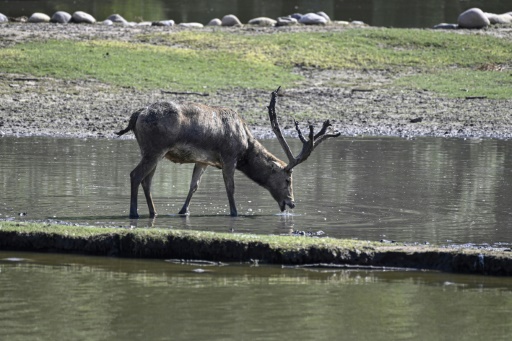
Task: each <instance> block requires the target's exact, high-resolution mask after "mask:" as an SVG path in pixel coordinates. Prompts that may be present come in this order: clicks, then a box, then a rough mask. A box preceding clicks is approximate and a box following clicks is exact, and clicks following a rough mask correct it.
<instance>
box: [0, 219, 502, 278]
mask: <svg viewBox="0 0 512 341" xmlns="http://www.w3.org/2000/svg"><path fill="white" fill-rule="evenodd" d="M0 250H10V251H35V252H64V253H80V254H88V255H97V256H119V257H142V258H163V259H169V258H173V259H186V260H208V261H221V262H259V263H265V264H282V265H293V266H334V267H348V268H350V267H361V268H367V269H379V268H380V269H383V268H403V269H404V268H408V269H418V270H424V269H428V270H439V271H446V272H455V273H469V274H484V275H499V276H510V275H512V253H511V252H505V251H496V250H475V249H461V248H439V247H433V246H426V245H421V246H406V245H388V244H380V243H370V242H365V241H356V240H339V239H331V238H305V237H285V236H260V235H248V234H243V235H240V234H223V233H212V232H199V231H195V232H194V231H177V230H163V229H158V230H157V229H154V230H151V229H135V230H127V229H115V228H92V227H90V228H88V227H76V226H56V225H43V224H35V225H25V224H20V223H14V222H0Z"/></svg>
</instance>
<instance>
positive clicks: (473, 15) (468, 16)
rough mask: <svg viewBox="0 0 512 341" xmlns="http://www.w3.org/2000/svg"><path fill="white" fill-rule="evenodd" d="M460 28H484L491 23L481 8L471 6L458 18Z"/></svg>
mask: <svg viewBox="0 0 512 341" xmlns="http://www.w3.org/2000/svg"><path fill="white" fill-rule="evenodd" d="M457 23H458V24H459V27H460V28H483V27H487V26H489V24H490V23H491V22H490V21H489V19H488V18H487V16H486V15H485V13H484V12H483V11H482V10H481V9H480V8H470V9H468V10H467V11H465V12H462V13H461V14H460V15H459V18H458V19H457Z"/></svg>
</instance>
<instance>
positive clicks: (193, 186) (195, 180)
mask: <svg viewBox="0 0 512 341" xmlns="http://www.w3.org/2000/svg"><path fill="white" fill-rule="evenodd" d="M206 167H208V165H205V164H201V163H196V164H195V166H194V171H193V172H192V180H191V181H190V189H189V191H188V195H187V199H186V200H185V204H183V207H182V208H181V210H180V212H179V213H178V214H189V212H190V211H189V208H188V207H189V205H190V199H192V195H194V193H195V192H196V191H197V188H198V187H199V183H201V177H202V176H203V173H204V171H205V170H206Z"/></svg>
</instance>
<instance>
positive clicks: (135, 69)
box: [0, 40, 300, 91]
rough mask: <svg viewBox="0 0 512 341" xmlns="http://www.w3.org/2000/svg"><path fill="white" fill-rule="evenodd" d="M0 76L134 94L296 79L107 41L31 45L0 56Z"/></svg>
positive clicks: (218, 58)
mask: <svg viewBox="0 0 512 341" xmlns="http://www.w3.org/2000/svg"><path fill="white" fill-rule="evenodd" d="M0 70H1V71H2V72H9V73H19V74H29V75H33V76H51V77H56V78H62V79H97V80H99V81H101V82H105V83H108V84H113V85H118V86H133V87H136V88H139V89H159V88H160V89H177V90H191V91H204V90H205V89H206V90H209V91H214V90H216V89H219V88H224V89H226V88H227V89H229V88H233V87H243V88H258V89H267V90H270V89H271V88H273V87H274V84H283V85H288V86H290V85H291V84H293V83H294V82H295V81H297V80H299V79H300V77H299V76H297V75H294V74H292V73H291V72H290V70H286V69H285V68H283V67H280V66H276V65H274V64H272V63H270V62H268V61H261V60H257V59H254V58H251V56H247V57H245V58H240V57H239V56H235V55H232V54H229V53H227V52H222V53H219V52H217V51H196V50H191V49H183V48H176V47H168V46H153V45H149V44H143V43H125V42H113V41H90V42H75V41H67V40H60V41H56V40H50V41H47V42H31V43H26V44H20V45H16V46H14V47H12V48H8V49H3V50H0Z"/></svg>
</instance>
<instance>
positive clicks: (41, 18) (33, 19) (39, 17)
mask: <svg viewBox="0 0 512 341" xmlns="http://www.w3.org/2000/svg"><path fill="white" fill-rule="evenodd" d="M28 22H30V23H40V22H50V17H49V16H48V15H47V14H44V13H39V12H36V13H33V14H32V15H31V16H30V18H28Z"/></svg>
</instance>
